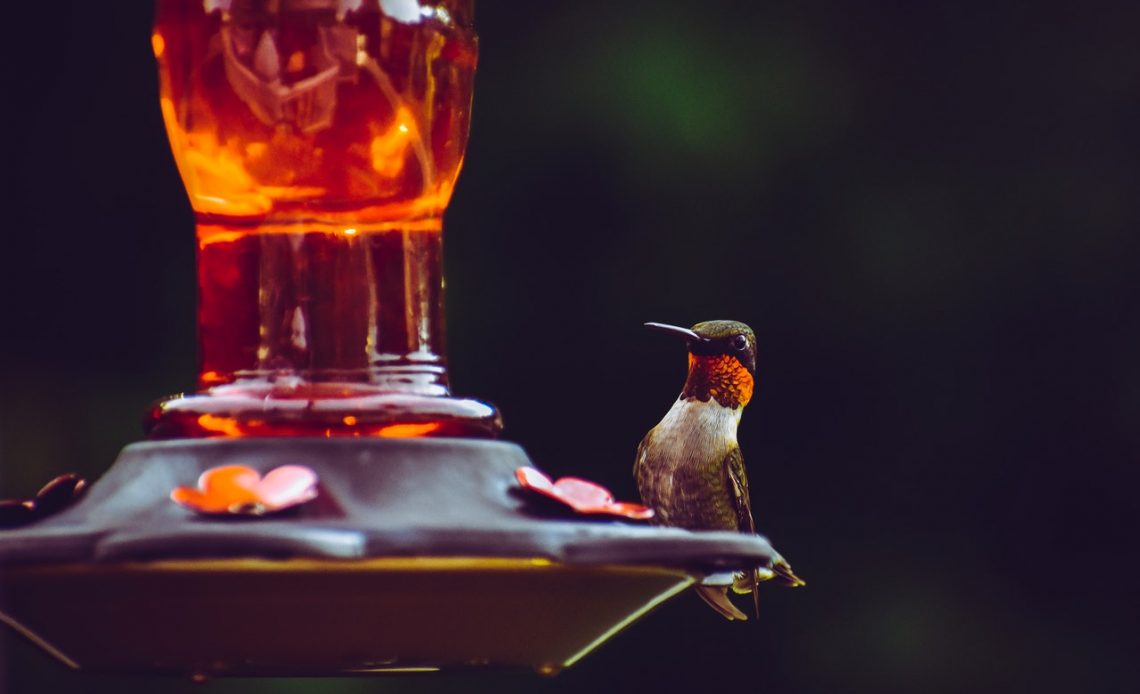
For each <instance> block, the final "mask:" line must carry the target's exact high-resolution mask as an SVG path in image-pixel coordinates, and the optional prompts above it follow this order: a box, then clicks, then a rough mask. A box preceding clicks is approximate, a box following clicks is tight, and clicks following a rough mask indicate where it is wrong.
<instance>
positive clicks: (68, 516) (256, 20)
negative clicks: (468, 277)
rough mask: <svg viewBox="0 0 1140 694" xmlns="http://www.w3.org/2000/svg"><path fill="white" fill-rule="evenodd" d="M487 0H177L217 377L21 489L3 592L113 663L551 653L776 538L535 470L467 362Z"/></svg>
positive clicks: (25, 613) (413, 665)
mask: <svg viewBox="0 0 1140 694" xmlns="http://www.w3.org/2000/svg"><path fill="white" fill-rule="evenodd" d="M472 13H473V1H472V0H158V1H157V12H156V19H155V25H154V33H153V35H152V42H153V49H154V54H155V56H156V57H157V60H158V66H159V76H160V85H161V92H160V93H161V99H160V107H161V111H162V116H163V119H164V121H165V124H166V129H167V135H168V137H169V140H170V144H171V148H172V150H173V153H174V160H175V162H176V164H177V167H178V171H179V173H180V175H181V178H182V181H183V183H184V185H185V188H186V191H187V193H188V196H189V199H190V203H191V206H192V207H193V209H194V212H195V215H196V219H197V241H198V245H197V249H198V251H197V265H198V296H199V305H198V334H199V347H200V371H199V375H198V388H197V390H196V391H195V392H194V393H192V394H188V395H180V396H177V397H173V398H169V399H166V400H164V401H162V402H160V403H159V404H158V405H156V406H155V407H154V408H153V410H152V411H151V412H150V413H149V414H148V416H147V419H146V435H147V439H146V440H145V441H143V442H140V443H135V444H132V445H130V446H127V447H126V448H125V449H124V450H123V451H122V453H121V454H120V455H119V457H118V459H117V460H116V461H115V462H114V464H113V465H112V466H111V467H110V469H109V470H108V471H107V472H106V474H105V475H104V476H103V477H102V478H101V479H100V480H98V481H97V482H95V483H94V484H92V485H90V487H89V488H87V489H86V493H83V494H80V493H79V491H81V490H80V489H78V488H79V487H81V485H79V484H72V483H71V482H68V483H67V484H66V485H57V486H58V487H59V489H63V492H66V493H63V492H61V491H59V489H55V491H52V492H51V493H50V494H49V493H47V492H45V493H41V497H42V498H39V497H38V498H37V499H32V500H28V501H23V502H11V503H8V507H10V508H8V511H11V513H9V514H8V515H9V516H11V517H12V518H13V519H15V521H14V522H12V523H9V524H7V525H6V527H5V528H4V529H0V620H2V621H3V622H5V623H6V624H8V625H9V626H10V627H12V628H14V629H15V630H16V631H18V632H20V633H21V634H23V635H24V636H26V637H28V638H29V639H31V640H32V641H33V642H34V643H36V644H38V645H39V646H41V647H43V648H44V649H46V650H47V651H48V652H50V653H51V654H52V655H54V656H55V657H57V658H58V659H59V660H61V661H62V662H64V663H66V664H67V665H69V666H71V667H74V668H81V669H90V670H109V671H128V672H168V673H182V674H191V675H200V676H224V675H289V674H298V675H301V674H304V675H337V674H343V673H364V672H387V671H409V670H413V671H418V670H437V669H441V668H447V669H451V668H480V667H485V666H504V665H505V666H521V667H529V668H534V669H536V670H538V671H539V672H543V673H548V674H549V673H554V672H557V671H558V670H560V669H561V668H564V667H567V666H569V665H571V664H573V663H574V662H575V661H577V660H578V659H579V658H581V657H582V656H583V655H585V654H586V653H588V652H589V651H591V650H592V649H594V648H595V647H597V646H598V645H600V644H602V643H603V642H604V641H605V640H606V639H607V638H609V637H610V636H612V635H613V634H615V633H617V632H618V631H619V630H620V629H622V628H623V627H625V626H626V625H628V624H630V623H631V622H633V621H634V620H636V619H638V618H639V617H641V616H642V615H644V614H645V613H646V612H648V611H649V610H651V609H652V608H653V607H655V606H656V605H658V604H660V603H661V602H663V601H664V600H666V599H668V598H670V597H671V596H673V595H676V594H677V593H678V592H680V591H682V590H683V589H685V588H686V587H688V586H690V585H691V584H692V583H693V582H694V581H697V580H700V579H701V578H702V577H704V576H706V575H709V574H713V573H717V572H724V571H728V570H734V569H744V568H746V567H755V566H763V565H765V564H766V563H768V562H770V561H771V560H772V558H773V555H774V553H773V551H772V549H771V547H770V546H769V545H768V543H767V541H766V540H765V539H764V538H762V537H760V536H755V535H744V534H739V533H730V532H708V533H694V532H688V531H685V530H679V529H675V528H662V527H652V526H648V525H644V524H637V523H636V522H634V521H631V520H627V519H626V518H627V517H629V516H630V515H632V516H633V517H644V516H647V515H648V513H647V512H646V511H645V510H639V509H638V508H635V505H632V504H629V505H623V504H617V503H615V502H614V501H613V499H612V496H608V492H606V491H605V490H603V489H600V488H596V487H591V486H590V485H588V484H587V483H582V482H581V481H580V480H577V481H571V482H569V483H567V482H566V481H565V480H559V481H558V482H557V483H552V482H550V480H549V479H547V478H545V477H544V476H542V475H541V473H537V471H531V472H528V473H525V474H522V473H519V472H518V471H520V470H521V469H523V468H528V469H529V468H531V467H532V464H531V462H530V461H529V460H528V458H527V456H526V454H525V453H524V452H523V451H522V449H520V448H519V447H518V446H516V445H514V444H511V443H507V442H504V441H499V440H497V437H498V435H499V433H500V430H501V428H502V422H501V419H500V416H499V413H498V411H497V410H496V409H495V408H494V407H492V406H490V405H487V404H485V403H483V402H480V401H478V400H471V399H464V398H459V397H455V396H453V395H451V393H450V392H449V389H448V381H447V368H446V361H445V353H444V345H443V325H444V316H443V277H442V272H441V260H442V255H441V253H442V245H441V240H442V218H443V213H444V211H445V209H446V207H447V204H448V201H449V199H450V196H451V192H452V188H453V185H454V184H455V181H456V177H457V175H458V173H459V169H460V164H461V162H462V159H463V153H464V149H465V146H466V141H467V132H468V121H469V117H470V104H471V95H472V80H473V77H474V71H475V66H476V58H477V42H476V36H475V33H474V30H473V24H472V22H473V18H472ZM532 473H535V474H532ZM520 479H523V480H524V481H528V483H533V484H532V485H531V486H534V485H537V486H539V487H542V488H543V490H544V491H542V492H541V493H542V494H546V495H547V496H550V497H552V498H555V499H557V498H559V497H560V496H561V497H566V498H564V499H562V500H563V501H566V502H567V503H569V504H570V505H571V506H573V505H574V504H575V503H578V504H580V505H581V504H582V503H585V506H586V507H587V508H588V509H594V510H595V511H596V510H597V509H598V508H601V509H602V510H603V514H602V515H589V516H583V515H578V514H577V513H575V512H574V511H573V510H572V509H571V508H569V507H564V506H561V505H559V504H557V503H555V502H552V501H551V500H550V499H547V498H546V497H543V496H540V495H538V494H532V493H530V492H528V491H527V489H525V488H524V484H522V483H520V482H519V480H520ZM579 483H581V484H579ZM64 487H66V489H64ZM599 490H600V491H599ZM583 494H585V495H586V497H588V499H592V500H594V501H588V502H582V501H581V499H582V498H583V496H582V495H583ZM57 497H58V498H57ZM576 499H577V501H575V500H576ZM48 500H51V503H48ZM57 501H58V503H56V502H57ZM16 507H19V508H16ZM614 509H617V510H618V511H619V513H618V514H617V515H618V516H623V517H622V518H620V519H618V518H615V517H614V516H613V515H608V516H607V515H604V513H608V512H611V511H613V510H614ZM6 512H7V511H6Z"/></svg>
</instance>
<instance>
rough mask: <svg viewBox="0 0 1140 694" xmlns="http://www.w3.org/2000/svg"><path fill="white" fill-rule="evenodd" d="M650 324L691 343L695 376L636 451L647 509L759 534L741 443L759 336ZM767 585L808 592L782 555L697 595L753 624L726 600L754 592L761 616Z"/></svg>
mask: <svg viewBox="0 0 1140 694" xmlns="http://www.w3.org/2000/svg"><path fill="white" fill-rule="evenodd" d="M645 325H646V327H648V328H652V329H653V330H659V331H661V332H665V333H670V334H672V335H676V336H678V337H681V338H683V339H684V340H685V342H686V344H687V346H688V351H689V373H688V378H686V379H685V385H684V387H683V388H682V389H681V395H680V396H679V397H678V398H677V401H676V402H674V403H673V406H672V407H670V408H669V411H668V412H666V413H665V417H664V418H663V419H662V420H661V421H660V422H659V423H658V424H657V426H655V427H653V428H652V429H650V430H649V433H647V434H646V435H645V438H643V439H642V440H641V444H640V445H639V446H638V447H637V459H636V460H635V461H634V465H633V476H634V478H635V479H636V481H637V488H638V491H639V492H640V493H641V499H642V503H644V504H645V505H647V506H649V507H651V508H653V510H654V511H655V513H656V516H655V517H654V522H656V523H658V524H660V525H670V526H676V527H680V528H686V529H688V530H733V531H738V532H743V533H755V532H756V524H755V523H754V522H753V520H752V505H751V502H750V501H749V497H748V476H747V475H746V473H745V470H744V458H743V456H741V453H740V444H738V443H737V441H736V430H737V427H738V426H739V425H740V417H741V414H742V413H743V412H744V406H745V405H747V404H748V402H749V401H750V400H751V399H752V393H753V390H754V389H755V386H756V335H755V333H753V332H752V329H751V328H749V327H748V326H747V325H745V324H744V323H740V322H737V321H728V320H714V321H706V322H703V323H697V324H696V325H694V326H693V327H692V328H682V327H678V326H675V325H666V324H664V323H646V324H645ZM768 579H776V580H777V581H778V582H779V583H782V584H784V585H788V586H793V587H794V586H802V585H804V582H803V581H802V580H801V579H800V578H799V577H798V576H796V574H795V573H794V572H793V571H792V567H791V566H789V565H788V562H786V561H785V560H784V558H783V557H781V556H779V555H778V554H777V555H776V556H775V557H774V558H773V560H772V562H771V563H770V565H769V566H767V567H758V568H756V569H755V570H750V571H745V572H738V573H736V574H734V575H733V576H731V577H728V578H727V580H726V579H725V577H724V576H723V575H720V576H715V577H713V576H710V577H706V579H705V580H704V581H703V582H702V583H701V584H698V585H697V586H696V591H697V594H698V595H699V596H700V597H701V598H702V599H704V601H705V602H707V603H708V604H709V606H710V607H712V608H713V609H714V610H716V611H717V612H718V613H720V614H721V615H722V616H723V617H725V618H726V619H729V620H734V619H747V618H748V617H747V615H745V614H744V613H743V612H741V611H740V609H738V608H737V607H736V605H734V604H733V603H732V601H731V600H730V599H729V598H728V585H730V584H731V586H732V588H733V592H735V593H741V594H743V593H751V594H752V600H753V605H754V608H755V610H756V614H757V615H759V610H760V603H759V598H758V590H757V585H758V584H759V582H760V581H765V580H768Z"/></svg>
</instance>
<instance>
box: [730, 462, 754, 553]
mask: <svg viewBox="0 0 1140 694" xmlns="http://www.w3.org/2000/svg"><path fill="white" fill-rule="evenodd" d="M724 474H725V476H726V477H727V478H728V490H729V491H730V492H731V493H732V504H733V508H735V509H736V521H737V525H736V527H737V528H739V529H740V532H742V533H755V532H756V523H754V522H753V521H752V502H751V501H749V499H748V474H747V473H746V472H745V471H744V456H742V455H741V454H740V447H739V446H734V447H733V448H731V449H729V451H728V455H726V456H724Z"/></svg>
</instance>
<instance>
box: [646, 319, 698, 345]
mask: <svg viewBox="0 0 1140 694" xmlns="http://www.w3.org/2000/svg"><path fill="white" fill-rule="evenodd" d="M645 327H647V328H649V329H650V330H657V331H659V332H663V333H669V334H670V335H677V336H679V337H683V338H685V339H686V340H691V341H693V342H700V341H701V336H700V335H698V334H696V333H695V332H693V331H692V330H689V329H688V328H682V327H679V326H676V325H668V324H666V323H646V324H645Z"/></svg>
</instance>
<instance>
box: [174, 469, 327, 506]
mask: <svg viewBox="0 0 1140 694" xmlns="http://www.w3.org/2000/svg"><path fill="white" fill-rule="evenodd" d="M317 481H318V480H317V473H315V472H313V471H312V470H310V469H309V468H307V467H304V466H303V465H283V466H281V467H279V468H275V469H273V470H270V471H269V472H268V473H267V474H266V475H265V477H262V476H261V475H260V474H258V472H257V470H254V469H253V468H250V467H246V466H245V465H223V466H221V467H215V468H211V469H209V470H207V471H205V472H203V473H202V475H201V476H200V477H199V478H198V488H197V489H194V488H192V487H178V488H176V489H175V490H174V491H172V492H170V498H171V500H172V501H174V502H176V503H178V504H181V505H182V506H185V507H187V508H190V509H193V510H195V511H197V512H199V513H207V514H219V515H225V514H229V515H239V516H260V515H264V514H266V513H275V512H277V511H283V510H285V509H287V508H291V507H293V506H297V505H299V504H303V503H305V502H306V501H310V500H312V499H313V498H315V497H316V496H317Z"/></svg>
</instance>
